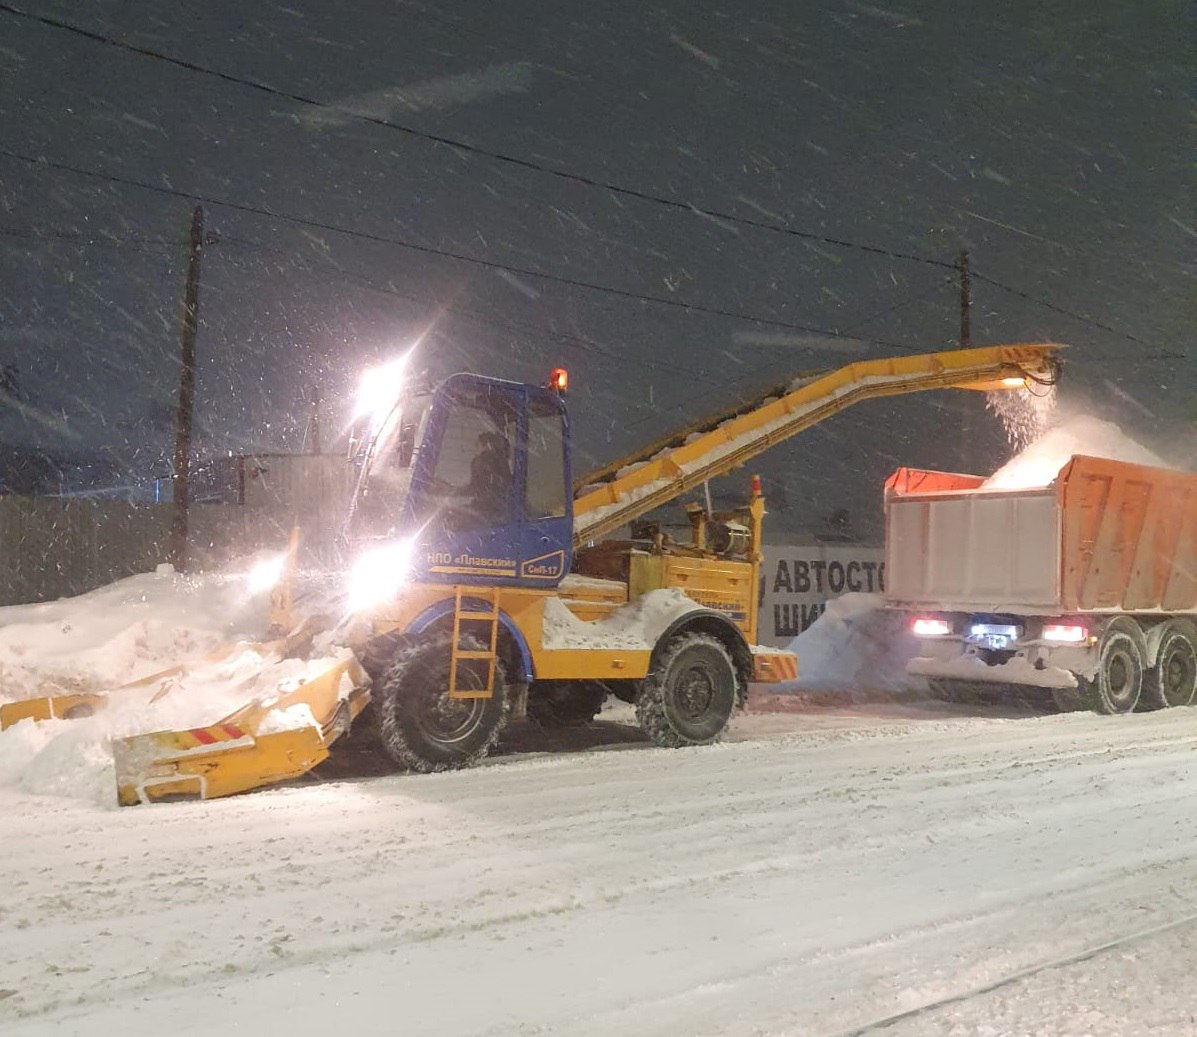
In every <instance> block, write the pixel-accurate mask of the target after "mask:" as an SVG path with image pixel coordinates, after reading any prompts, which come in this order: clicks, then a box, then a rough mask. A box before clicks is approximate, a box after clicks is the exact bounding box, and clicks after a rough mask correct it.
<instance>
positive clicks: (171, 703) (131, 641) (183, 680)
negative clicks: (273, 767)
mask: <svg viewBox="0 0 1197 1037" xmlns="http://www.w3.org/2000/svg"><path fill="white" fill-rule="evenodd" d="M268 613H269V609H268V605H267V602H266V599H265V597H264V595H262V594H257V595H254V594H252V593H250V592H249V590H248V589H247V586H246V581H245V579H244V577H243V576H227V575H226V576H206V577H183V576H179V575H177V574H176V573H175V572H174V571H173V570H172V569H171V568H170V567H169V566H163V567H161V568H160V569H159V570H158V571H157V572H156V573H150V574H144V575H141V576H134V577H130V578H129V579H125V580H120V581H118V582H117V583H114V584H111V585H110V586H107V587H104V588H101V589H100V590H97V591H93V592H91V593H89V594H83V595H80V596H79V597H76V598H63V599H60V600H58V601H54V602H47V603H45V604H38V605H17V606H11V607H8V608H2V609H0V702H5V701H8V702H15V701H20V700H23V699H27V698H33V697H38V696H43V695H60V694H81V693H108V694H107V695H106V697H105V699H104V703H103V705H102V706H101V707H100V708H99V709H98V710H97V712H96V713H95V715H93V716H90V717H82V718H79V719H72V720H49V721H42V722H37V723H35V722H34V721H33V720H29V719H26V720H21V721H20V722H18V723H16V724H14V725H13V726H11V727H9V728H8V729H7V730H5V731H0V786H10V787H16V788H18V789H20V790H22V791H25V792H34V793H42V794H49V795H65V796H82V797H84V798H88V799H93V800H95V801H98V802H104V803H114V802H115V783H114V778H113V765H112V746H111V743H112V739H114V738H123V737H127V736H129V735H134V734H142V733H145V732H149V731H161V730H174V729H179V728H189V727H198V726H202V725H205V724H211V723H215V722H216V721H218V720H220V719H222V718H224V717H226V716H228V715H229V714H230V713H232V712H233V711H234V710H236V709H239V708H240V707H242V706H245V705H246V704H248V703H250V702H253V701H259V702H262V703H263V704H266V705H268V704H269V703H270V702H271V701H273V700H274V699H276V698H277V697H278V696H279V695H282V694H285V693H286V692H288V691H290V690H293V689H294V688H295V687H297V686H298V685H299V684H300V683H302V682H303V681H304V680H305V679H307V678H309V677H311V676H314V675H315V674H316V673H319V672H321V671H323V670H325V669H327V668H328V667H329V666H330V665H332V664H333V663H334V662H335V659H334V658H324V659H314V660H308V661H303V660H299V659H282V658H280V656H279V654H278V651H277V649H274V648H271V647H269V646H264V645H261V644H253V643H244V641H243V640H242V639H249V638H257V637H260V636H261V635H262V634H263V633H264V628H265V626H266V623H267V621H268ZM341 654H342V655H343V654H344V653H343V652H342V653H341ZM180 667H186V670H185V672H178V670H177V669H176V668H180ZM130 681H139V682H141V683H139V684H137V685H135V686H133V687H127V688H121V685H124V684H126V683H127V682H130ZM114 689H120V690H114ZM314 722H315V721H314V718H313V717H312V715H311V710H310V709H308V708H307V707H306V706H304V707H302V708H295V707H293V708H292V709H290V710H286V711H280V712H279V713H277V714H272V715H271V716H270V717H269V718H268V721H267V724H266V727H265V729H264V730H283V729H286V728H291V727H300V726H305V725H310V724H312V723H314Z"/></svg>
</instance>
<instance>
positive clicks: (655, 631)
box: [542, 588, 701, 651]
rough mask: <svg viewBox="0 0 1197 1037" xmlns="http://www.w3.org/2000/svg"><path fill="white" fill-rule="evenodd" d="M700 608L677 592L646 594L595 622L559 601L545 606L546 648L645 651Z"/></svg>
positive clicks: (663, 591)
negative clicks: (580, 615) (676, 623)
mask: <svg viewBox="0 0 1197 1037" xmlns="http://www.w3.org/2000/svg"><path fill="white" fill-rule="evenodd" d="M698 608H701V606H700V605H698V604H697V603H695V601H694V600H693V599H692V598H688V597H686V595H685V594H683V593H682V592H681V591H680V590H677V589H676V588H670V589H667V590H655V591H649V593H648V594H645V595H644V596H643V597H642V598H640V599H638V600H637V601H635V602H633V603H631V604H630V605H625V606H623V607H622V608H618V609H616V610H615V611H614V612H612V613H611V614H610V615H609V616H606V617H605V618H603V619H601V620H597V621H595V622H590V623H588V622H584V621H583V620H580V619H578V617H577V616H575V615H574V614H573V613H572V612H570V610H569V609H568V608H566V607H565V605H563V604H562V603H561V602H560V601H559V600H558V599H556V598H548V599H547V600H546V601H545V603H544V639H543V642H542V643H543V644H544V646H545V648H614V649H618V650H625V651H645V650H647V649H650V648H652V647H653V646H654V645H655V644H656V643H657V639H658V638H659V637H660V636H661V634H663V633H664V632H665V629H666V628H667V627H668V626H669V624H670V623H672V622H673V621H674V620H675V619H677V618H678V617H679V616H684V615H685V614H686V613H687V612H693V611H694V610H695V609H698Z"/></svg>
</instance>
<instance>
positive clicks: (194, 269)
mask: <svg viewBox="0 0 1197 1037" xmlns="http://www.w3.org/2000/svg"><path fill="white" fill-rule="evenodd" d="M203 248H204V210H203V209H202V208H201V207H200V206H198V205H197V206H196V207H195V211H194V212H193V213H192V214H191V251H190V255H189V258H188V261H187V289H186V293H185V295H184V297H183V333H182V341H181V355H180V360H179V368H180V370H179V412H178V415H177V417H176V420H175V470H174V480H173V497H174V511H173V512H172V514H171V522H170V560H171V563H172V564H173V565H174V567H175V570H176V571H177V572H184V571H185V570H186V568H187V505H188V501H189V497H190V484H189V476H190V470H191V422H192V416H193V413H194V410H195V335H196V329H197V327H198V324H199V275H200V258H201V255H202V253H203Z"/></svg>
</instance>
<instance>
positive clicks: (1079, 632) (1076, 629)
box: [1043, 623, 1089, 644]
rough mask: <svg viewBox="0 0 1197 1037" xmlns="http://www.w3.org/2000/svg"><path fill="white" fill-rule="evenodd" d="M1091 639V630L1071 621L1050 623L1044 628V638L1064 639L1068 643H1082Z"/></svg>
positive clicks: (1048, 639) (1049, 639) (1047, 639)
mask: <svg viewBox="0 0 1197 1037" xmlns="http://www.w3.org/2000/svg"><path fill="white" fill-rule="evenodd" d="M1088 639H1089V631H1088V629H1086V628H1085V627H1083V626H1077V625H1073V624H1070V623H1048V624H1046V625H1045V626H1044V628H1043V640H1045V641H1063V642H1064V643H1066V644H1080V643H1081V642H1082V641H1087V640H1088Z"/></svg>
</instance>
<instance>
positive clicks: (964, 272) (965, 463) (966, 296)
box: [956, 248, 976, 472]
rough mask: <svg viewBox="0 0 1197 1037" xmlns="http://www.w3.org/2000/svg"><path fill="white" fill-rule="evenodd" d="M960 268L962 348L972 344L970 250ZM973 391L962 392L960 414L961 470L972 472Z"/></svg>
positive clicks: (965, 253)
mask: <svg viewBox="0 0 1197 1037" xmlns="http://www.w3.org/2000/svg"><path fill="white" fill-rule="evenodd" d="M956 265H957V267H958V268H959V270H960V348H961V349H968V347H969V346H970V345H971V344H972V329H971V327H970V326H969V323H970V322H969V317H970V313H969V311H970V310H971V309H972V285H971V279H970V278H969V272H968V250H967V249H963V248H962V249H961V250H960V258H959V259H958V260H957V262H956ZM972 395H973V394H972V393H967V392H966V393H961V396H963V397H965V399H963V400H961V404H960V405H961V407H962V408H963V409H962V411H961V415H960V461H961V466H960V467H961V470H962V471H965V472H971V471H972V470H973V455H974V454H975V453H976V450H975V448H974V441H975V438H976V437H975V434H974V431H973V420H972V411H971V409H970V408H971V405H972V402H973V401H972V400H971V399H968V398H967V397H970V396H972Z"/></svg>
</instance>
